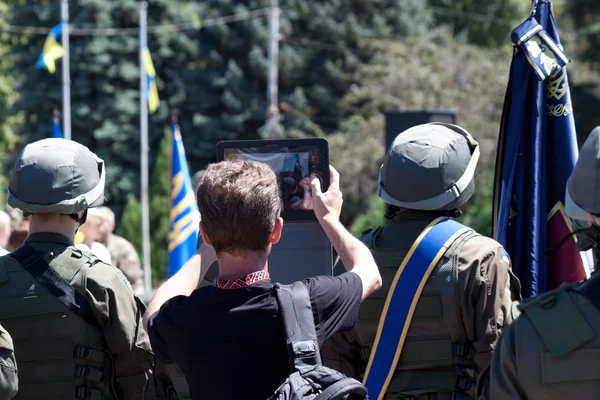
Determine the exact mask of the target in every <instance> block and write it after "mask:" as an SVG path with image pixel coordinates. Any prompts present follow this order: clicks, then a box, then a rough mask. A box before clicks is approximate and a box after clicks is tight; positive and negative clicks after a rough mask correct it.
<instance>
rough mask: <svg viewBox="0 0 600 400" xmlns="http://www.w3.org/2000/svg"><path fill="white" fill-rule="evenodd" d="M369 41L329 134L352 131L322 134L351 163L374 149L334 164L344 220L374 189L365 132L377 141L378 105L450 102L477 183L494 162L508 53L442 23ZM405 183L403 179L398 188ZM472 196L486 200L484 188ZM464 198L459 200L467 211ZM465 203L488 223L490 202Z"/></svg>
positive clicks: (378, 156)
mask: <svg viewBox="0 0 600 400" xmlns="http://www.w3.org/2000/svg"><path fill="white" fill-rule="evenodd" d="M371 46H373V50H376V51H378V52H379V54H378V55H377V56H376V57H375V58H374V59H373V61H372V63H370V64H368V65H365V66H364V67H363V71H362V73H363V76H365V80H364V81H363V84H362V85H360V86H356V87H355V88H353V89H352V90H351V91H350V93H349V94H348V95H346V96H345V97H344V99H343V101H342V102H341V106H343V107H345V108H347V109H349V110H352V113H353V114H354V117H353V119H351V120H349V121H348V124H343V125H342V129H341V130H340V132H339V133H338V134H337V135H340V137H341V138H342V137H348V138H354V139H350V140H349V141H348V142H344V141H343V140H339V141H334V140H331V141H330V144H331V154H336V155H337V156H338V157H342V158H343V160H344V161H336V162H338V163H341V165H345V164H344V163H348V164H350V165H352V164H353V163H356V162H357V161H355V160H360V159H361V158H362V159H364V153H368V152H370V151H374V152H373V153H371V154H370V161H369V163H370V165H365V166H364V167H363V168H358V169H354V168H347V169H346V170H343V169H342V170H341V175H342V179H341V183H340V184H341V186H342V192H343V193H344V197H345V202H344V207H345V209H346V212H347V214H346V215H345V218H347V219H348V220H352V219H353V218H354V217H355V215H356V214H355V213H356V212H357V211H358V210H367V209H368V207H369V203H370V201H371V194H373V193H374V191H375V188H376V184H377V173H378V172H379V166H380V165H381V162H382V160H383V156H384V150H383V146H382V145H381V146H380V147H379V148H378V149H377V148H375V147H373V143H374V142H372V140H373V139H372V138H375V142H379V143H383V140H384V139H383V131H384V129H383V118H382V116H381V114H382V111H384V110H390V109H398V110H414V109H428V108H429V109H436V108H437V109H440V108H442V109H443V108H451V109H454V110H455V111H456V115H457V122H458V123H459V124H460V125H461V126H463V127H464V128H466V129H467V130H468V131H469V132H470V133H471V134H473V136H474V137H475V139H476V140H477V141H478V142H479V144H480V145H481V153H482V154H481V158H480V160H479V166H478V170H477V175H476V185H477V187H484V185H485V182H487V181H489V180H490V176H492V175H490V174H489V173H490V172H491V170H492V169H493V167H494V162H495V156H496V143H497V135H498V131H499V126H500V116H501V113H502V104H503V100H504V92H505V89H506V77H507V76H508V66H509V65H508V64H509V62H508V60H509V58H504V59H502V58H499V57H500V56H506V55H505V54H498V52H497V51H486V50H483V49H481V48H478V47H476V46H471V45H464V44H461V43H459V42H457V41H456V40H454V39H453V38H452V35H451V34H449V33H448V32H447V31H445V30H443V29H442V30H438V31H432V32H430V33H429V34H428V35H427V36H424V37H422V38H419V39H417V40H414V41H412V42H408V41H404V42H393V43H392V42H385V43H377V42H372V43H371ZM358 138H361V139H360V140H359V139H358ZM368 148H370V149H372V150H367V149H368ZM361 162H362V161H361ZM411 184H414V183H411V182H407V183H406V190H410V188H411ZM477 201H478V202H489V203H490V204H491V193H490V194H489V197H479V195H477ZM472 203H473V202H470V203H467V207H465V208H466V210H465V211H466V212H467V213H469V212H470V211H471V210H469V209H468V206H469V205H470V204H472ZM472 211H473V212H474V213H478V214H477V215H476V216H472V218H474V219H476V220H477V221H478V223H481V224H480V225H479V226H481V227H482V229H483V230H486V229H488V228H487V227H489V225H490V223H491V208H486V207H477V208H474V209H473V210H472ZM471 221H473V220H471Z"/></svg>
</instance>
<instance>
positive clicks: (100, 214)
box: [88, 206, 115, 242]
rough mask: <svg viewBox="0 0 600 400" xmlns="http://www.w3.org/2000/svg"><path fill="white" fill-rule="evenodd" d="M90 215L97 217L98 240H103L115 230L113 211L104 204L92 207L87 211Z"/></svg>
mask: <svg viewBox="0 0 600 400" xmlns="http://www.w3.org/2000/svg"><path fill="white" fill-rule="evenodd" d="M90 217H93V218H97V219H98V229H97V238H96V241H98V242H105V241H106V239H107V238H108V237H109V236H110V235H112V233H113V232H114V231H115V213H114V212H112V210H111V209H110V208H108V207H106V206H101V207H97V208H93V209H91V210H90V211H89V213H88V219H89V218H90Z"/></svg>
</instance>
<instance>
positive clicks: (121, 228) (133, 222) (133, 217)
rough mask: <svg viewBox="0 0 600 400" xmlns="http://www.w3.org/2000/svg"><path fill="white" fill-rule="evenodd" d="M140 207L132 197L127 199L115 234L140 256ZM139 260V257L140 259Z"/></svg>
mask: <svg viewBox="0 0 600 400" xmlns="http://www.w3.org/2000/svg"><path fill="white" fill-rule="evenodd" d="M141 232H142V207H141V205H140V202H139V200H138V199H137V198H136V197H135V196H134V195H129V196H128V197H127V204H126V205H125V209H124V210H123V216H122V217H121V223H120V224H119V225H118V226H117V234H118V235H120V236H123V237H124V238H125V239H127V240H129V241H130V242H131V243H132V244H133V246H134V247H135V249H136V251H137V252H138V254H140V255H142V254H143V253H142V235H141V234H140V233H141ZM140 258H141V257H140Z"/></svg>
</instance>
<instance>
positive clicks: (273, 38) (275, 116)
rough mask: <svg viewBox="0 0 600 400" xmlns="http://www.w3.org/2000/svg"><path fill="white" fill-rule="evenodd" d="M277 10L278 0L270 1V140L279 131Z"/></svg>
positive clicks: (268, 121)
mask: <svg viewBox="0 0 600 400" xmlns="http://www.w3.org/2000/svg"><path fill="white" fill-rule="evenodd" d="M280 12H281V10H280V9H279V4H278V0H271V2H270V10H269V52H268V58H269V60H268V63H269V73H268V82H267V101H268V102H269V108H268V110H267V132H268V133H269V137H270V138H276V137H277V136H278V132H279V131H280V130H281V128H280V126H279V106H278V97H279V88H278V86H277V81H278V72H279V71H278V62H279V14H280Z"/></svg>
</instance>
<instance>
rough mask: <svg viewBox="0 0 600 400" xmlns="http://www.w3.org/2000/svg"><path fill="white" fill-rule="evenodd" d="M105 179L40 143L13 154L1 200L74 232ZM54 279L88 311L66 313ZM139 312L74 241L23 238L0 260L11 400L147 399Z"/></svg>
mask: <svg viewBox="0 0 600 400" xmlns="http://www.w3.org/2000/svg"><path fill="white" fill-rule="evenodd" d="M104 179H105V169H104V163H103V161H102V160H100V159H99V158H98V157H96V155H95V154H93V153H92V152H90V151H89V150H88V149H87V148H86V147H85V146H82V145H81V144H79V143H77V142H74V141H70V140H64V139H45V140H41V141H38V142H34V143H32V144H28V145H27V146H26V147H25V149H23V151H22V152H21V154H20V155H19V157H18V159H17V161H16V163H15V167H14V168H13V171H12V174H11V178H10V183H9V188H8V203H9V204H10V205H11V206H13V207H16V208H19V209H21V210H23V211H24V212H26V213H29V214H32V217H31V219H32V221H35V220H36V218H45V217H44V215H39V216H38V215H37V214H45V215H47V214H54V215H57V216H58V215H63V216H64V217H65V218H68V217H71V218H73V219H74V220H75V221H76V222H77V223H79V224H80V225H81V224H82V223H83V222H84V221H85V215H86V210H87V208H88V207H96V206H98V205H100V204H102V202H103V201H104ZM82 212H83V213H82ZM32 224H33V222H32ZM50 226H52V225H50ZM32 227H33V225H32ZM49 229H52V228H49ZM57 229H58V227H57ZM73 236H74V235H73ZM21 250H25V251H27V254H28V258H27V259H25V260H24V261H23V264H22V263H21V262H19V261H17V259H19V256H17V253H18V252H19V251H21ZM20 254H22V253H20ZM40 257H41V258H43V260H44V262H45V263H46V264H47V266H46V267H45V268H44V271H48V272H45V273H46V274H49V275H50V276H58V280H56V281H54V282H52V284H49V283H48V282H47V281H46V283H45V284H44V283H43V282H44V281H43V280H41V278H43V274H40V275H34V272H33V271H32V270H28V268H32V269H33V268H34V267H35V266H36V265H37V266H39V263H37V262H31V260H39V259H40ZM34 264H36V265H34ZM42 265H43V264H42ZM60 279H62V280H60ZM63 281H64V282H63ZM60 282H62V284H64V285H65V287H66V288H67V289H68V288H69V285H70V286H71V287H72V288H74V289H75V295H77V293H78V294H79V296H80V299H83V300H80V301H84V302H85V303H84V304H85V307H88V308H89V310H90V314H91V315H90V314H87V319H86V318H84V317H83V316H81V315H78V313H76V312H74V311H70V310H71V309H72V308H71V309H70V308H68V307H67V304H69V303H70V304H71V306H72V305H73V303H74V301H73V300H71V301H69V300H65V297H69V296H64V295H63V296H62V297H60V296H59V294H58V293H57V294H53V293H55V292H56V288H58V287H59V286H57V285H58V283H60ZM51 288H53V289H52V290H53V292H50V291H49V290H50V289H51ZM71 290H72V289H71ZM76 297H77V296H75V298H76ZM77 304H81V303H77ZM77 308H79V309H80V310H81V309H83V307H82V306H78V307H77ZM144 310H145V307H144V305H143V304H142V303H141V301H140V300H139V299H137V298H136V297H135V296H134V294H133V292H132V291H131V289H130V287H129V285H128V283H127V280H126V278H125V276H124V275H123V274H122V273H121V272H120V271H119V270H118V269H116V268H115V267H113V266H111V265H108V264H105V263H104V262H102V261H100V260H99V259H97V258H95V257H89V256H87V255H85V254H83V253H82V252H81V251H80V250H78V249H76V248H75V247H74V245H73V237H71V238H68V237H66V236H64V235H63V234H59V233H57V232H52V231H51V230H50V231H46V232H39V231H36V232H34V233H31V234H30V235H29V236H28V237H27V239H26V240H25V245H24V247H22V248H21V249H20V250H17V251H15V252H14V253H11V254H9V255H6V256H4V257H1V258H0V321H2V323H3V324H4V325H5V326H6V328H7V329H8V330H9V331H10V332H11V334H12V335H13V339H14V345H15V349H16V351H15V354H16V357H17V360H18V363H19V384H20V387H19V392H18V394H17V396H16V399H19V400H21V399H24V400H27V399H32V400H33V399H36V400H37V399H42V398H43V399H47V400H69V399H90V400H92V399H107V400H112V399H131V400H133V399H139V400H142V399H154V398H156V397H157V393H156V388H155V381H154V379H153V366H154V355H153V353H152V350H151V348H150V343H149V340H148V336H147V335H146V333H145V332H144V330H143V328H142V315H143V313H144Z"/></svg>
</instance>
